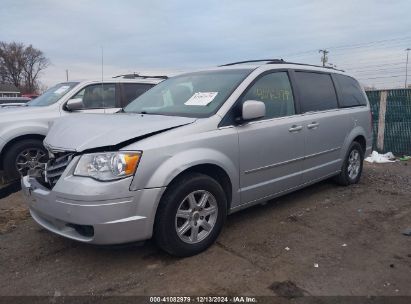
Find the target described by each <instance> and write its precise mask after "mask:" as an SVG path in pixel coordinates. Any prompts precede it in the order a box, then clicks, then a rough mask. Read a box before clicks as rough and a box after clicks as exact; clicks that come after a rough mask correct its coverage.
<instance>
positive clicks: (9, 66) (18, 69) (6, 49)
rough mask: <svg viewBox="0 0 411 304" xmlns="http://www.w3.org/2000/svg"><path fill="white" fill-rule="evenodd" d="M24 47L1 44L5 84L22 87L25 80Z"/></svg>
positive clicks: (1, 61) (0, 59)
mask: <svg viewBox="0 0 411 304" xmlns="http://www.w3.org/2000/svg"><path fill="white" fill-rule="evenodd" d="M23 53H24V45H23V44H22V43H17V42H11V43H6V42H0V71H1V75H2V78H3V79H4V81H5V82H9V83H12V84H14V85H15V86H16V87H18V88H19V87H21V85H22V80H23V79H22V78H23V66H24V63H23Z"/></svg>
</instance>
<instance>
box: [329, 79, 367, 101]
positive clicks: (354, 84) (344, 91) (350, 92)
mask: <svg viewBox="0 0 411 304" xmlns="http://www.w3.org/2000/svg"><path fill="white" fill-rule="evenodd" d="M333 77H334V79H335V80H336V82H337V85H338V91H339V94H340V99H339V103H340V107H341V108H349V107H357V106H365V105H367V100H366V98H365V96H364V93H363V91H362V89H361V86H360V84H359V83H358V81H356V80H355V79H354V78H351V77H349V76H345V75H340V74H334V75H333Z"/></svg>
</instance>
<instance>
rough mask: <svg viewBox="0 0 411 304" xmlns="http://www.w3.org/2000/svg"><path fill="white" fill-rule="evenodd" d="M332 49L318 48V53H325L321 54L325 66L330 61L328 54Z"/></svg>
mask: <svg viewBox="0 0 411 304" xmlns="http://www.w3.org/2000/svg"><path fill="white" fill-rule="evenodd" d="M329 52H330V51H328V50H326V49H323V50H318V53H323V55H322V56H321V62H322V63H323V67H325V64H326V63H327V62H328V56H327V54H328V53H329Z"/></svg>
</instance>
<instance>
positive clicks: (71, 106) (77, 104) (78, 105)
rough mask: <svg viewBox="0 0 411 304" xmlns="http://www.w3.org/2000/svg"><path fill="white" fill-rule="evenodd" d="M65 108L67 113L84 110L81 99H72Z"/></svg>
mask: <svg viewBox="0 0 411 304" xmlns="http://www.w3.org/2000/svg"><path fill="white" fill-rule="evenodd" d="M66 108H67V110H69V111H76V110H82V109H84V105H83V98H72V99H69V101H67V103H66Z"/></svg>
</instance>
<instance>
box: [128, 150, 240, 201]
mask: <svg viewBox="0 0 411 304" xmlns="http://www.w3.org/2000/svg"><path fill="white" fill-rule="evenodd" d="M234 159H238V158H234ZM205 164H212V165H216V166H219V167H220V168H221V169H223V170H224V171H225V172H226V173H227V175H228V176H229V178H230V181H231V185H232V189H233V193H232V198H233V201H237V200H238V191H237V190H236V189H238V188H239V176H238V170H237V169H236V168H238V166H237V165H236V164H235V163H234V162H233V160H232V159H231V158H230V157H229V156H228V155H226V154H224V153H222V152H220V151H217V150H214V149H210V148H192V149H189V150H185V151H182V152H179V153H177V154H175V155H170V156H169V158H167V159H166V160H164V161H163V162H162V163H161V164H160V165H159V166H158V167H157V169H156V170H155V171H154V172H153V173H152V174H151V176H150V177H149V178H148V179H147V182H145V183H144V184H142V183H141V180H140V181H139V179H138V178H136V179H135V180H133V183H132V185H131V186H132V190H137V189H142V188H159V187H164V186H168V185H169V184H170V183H171V181H172V180H173V179H174V178H176V176H178V175H179V174H180V173H181V172H183V171H185V170H187V169H189V168H191V167H194V166H197V165H205ZM138 174H139V172H138V169H137V176H138ZM141 174H147V172H141Z"/></svg>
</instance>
